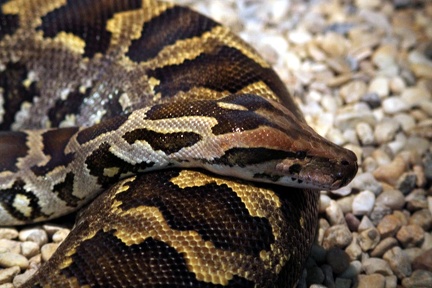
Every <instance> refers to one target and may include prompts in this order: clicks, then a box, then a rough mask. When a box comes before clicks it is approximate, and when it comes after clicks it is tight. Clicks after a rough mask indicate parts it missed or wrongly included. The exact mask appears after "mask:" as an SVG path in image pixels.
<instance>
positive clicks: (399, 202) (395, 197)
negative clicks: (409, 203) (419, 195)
mask: <svg viewBox="0 0 432 288" xmlns="http://www.w3.org/2000/svg"><path fill="white" fill-rule="evenodd" d="M375 203H376V205H385V206H387V207H389V208H391V209H393V210H399V209H401V208H402V207H403V206H404V205H405V197H404V195H403V194H402V192H401V191H399V190H394V189H392V190H386V191H383V192H382V193H381V194H379V195H378V197H377V199H376V201H375Z"/></svg>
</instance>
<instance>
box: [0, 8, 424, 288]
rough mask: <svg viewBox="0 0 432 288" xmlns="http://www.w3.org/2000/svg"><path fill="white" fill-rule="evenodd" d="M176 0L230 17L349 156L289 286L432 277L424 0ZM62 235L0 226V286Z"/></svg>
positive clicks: (416, 283)
mask: <svg viewBox="0 0 432 288" xmlns="http://www.w3.org/2000/svg"><path fill="white" fill-rule="evenodd" d="M176 2H179V3H182V4H187V5H189V6H192V7H194V8H196V9H197V10H199V11H201V12H203V13H204V14H207V15H210V16H211V17H213V18H214V19H216V20H218V21H220V22H222V23H224V24H225V25H228V26H230V27H232V29H233V30H234V31H235V32H236V33H238V34H239V35H240V36H241V37H243V38H244V39H245V40H246V41H248V42H249V43H251V44H252V46H254V47H255V48H256V49H257V50H258V51H260V53H261V54H262V55H263V56H264V57H265V58H266V59H267V60H268V61H269V62H270V63H271V64H272V65H273V66H274V68H275V70H276V71H277V72H278V74H279V75H280V76H281V78H282V79H283V80H284V81H285V82H286V84H287V86H288V87H289V89H290V90H291V91H292V93H294V95H296V96H297V100H298V104H299V106H300V107H301V110H302V111H303V113H304V114H305V116H306V119H307V121H308V122H309V124H310V125H311V126H312V127H313V128H315V130H316V131H318V132H319V133H320V134H321V135H323V136H325V137H327V138H328V139H330V140H331V141H333V142H335V143H337V144H340V145H342V146H345V147H347V148H349V149H351V150H353V151H354V152H355V153H356V154H357V157H358V159H359V162H360V163H359V164H360V169H359V173H358V175H357V177H356V178H355V179H354V181H353V182H352V183H351V184H350V185H349V186H348V187H346V188H342V189H340V190H338V191H333V192H327V191H322V193H321V204H320V221H319V227H318V233H317V234H318V235H317V240H316V244H315V245H314V247H313V249H312V252H311V256H310V258H309V260H308V262H307V265H306V268H305V271H304V277H303V279H302V280H301V281H300V283H299V287H341V288H342V287H347V288H348V287H386V288H392V287H432V216H431V214H432V148H431V141H432V1H428V0H424V1H421V0H393V1H390V0H387V1H380V0H355V1H354V0H339V1H337V0H334V1H331V0H313V1H294V0H291V1H289V0H268V1H260V0H224V1H199V0H189V1H188V0H183V1H180V0H178V1H176ZM67 233H68V230H67V229H65V228H63V226H61V225H57V224H53V225H44V226H38V227H31V228H26V229H24V230H22V231H17V230H15V229H0V239H1V238H3V239H1V240H0V267H4V269H2V270H0V287H2V288H4V287H13V285H14V284H15V285H17V284H19V283H22V281H25V279H27V277H28V276H29V275H30V274H31V273H32V270H34V269H30V270H28V271H30V272H24V273H23V271H25V269H27V268H34V267H37V266H38V265H39V264H38V263H40V262H41V261H46V259H48V258H49V257H50V255H51V253H52V252H53V251H54V250H55V248H56V247H57V246H58V243H59V242H61V241H62V239H64V237H65V236H66V235H67ZM2 252H3V253H2ZM12 283H13V284H12ZM2 284H3V285H2Z"/></svg>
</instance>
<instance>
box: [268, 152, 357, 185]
mask: <svg viewBox="0 0 432 288" xmlns="http://www.w3.org/2000/svg"><path fill="white" fill-rule="evenodd" d="M335 146H336V145H335ZM332 149H335V148H334V147H333V148H332ZM336 149H337V150H340V156H339V157H336V158H327V157H320V156H307V154H306V153H302V152H300V153H297V155H300V156H299V157H296V158H286V159H284V160H282V161H281V162H280V163H278V164H277V165H276V171H277V172H280V175H281V178H280V180H279V181H280V182H282V183H283V184H286V185H290V186H301V187H308V188H321V189H329V190H335V189H338V188H340V187H343V186H345V185H347V184H348V183H349V182H351V180H352V179H353V178H354V176H355V175H356V173H357V169H358V166H357V157H356V155H355V154H354V153H353V152H351V151H350V150H347V149H344V148H342V147H339V146H337V148H336Z"/></svg>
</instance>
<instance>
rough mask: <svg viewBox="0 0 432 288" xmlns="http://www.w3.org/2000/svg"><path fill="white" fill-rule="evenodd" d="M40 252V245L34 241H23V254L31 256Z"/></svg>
mask: <svg viewBox="0 0 432 288" xmlns="http://www.w3.org/2000/svg"><path fill="white" fill-rule="evenodd" d="M38 253H39V245H38V244H37V243H36V242H33V241H25V242H22V243H21V254H22V255H24V256H25V257H27V258H31V257H33V256H35V255H37V254H38Z"/></svg>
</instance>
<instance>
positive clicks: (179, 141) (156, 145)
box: [123, 128, 202, 155]
mask: <svg viewBox="0 0 432 288" xmlns="http://www.w3.org/2000/svg"><path fill="white" fill-rule="evenodd" d="M123 138H124V139H125V140H126V141H127V142H128V143H129V144H132V143H134V142H135V141H140V140H144V141H146V142H147V143H148V144H149V145H150V146H151V147H152V148H153V150H155V151H159V150H160V151H162V152H164V153H165V154H167V155H169V154H172V153H175V152H178V151H180V150H181V149H182V148H184V147H190V146H192V145H194V144H196V143H197V142H199V141H200V140H201V138H202V137H201V135H199V134H197V133H193V132H178V133H158V132H155V131H152V130H148V129H144V128H143V129H136V130H133V131H131V132H127V133H126V134H125V135H124V136H123Z"/></svg>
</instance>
